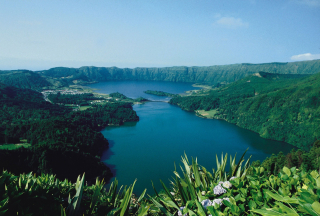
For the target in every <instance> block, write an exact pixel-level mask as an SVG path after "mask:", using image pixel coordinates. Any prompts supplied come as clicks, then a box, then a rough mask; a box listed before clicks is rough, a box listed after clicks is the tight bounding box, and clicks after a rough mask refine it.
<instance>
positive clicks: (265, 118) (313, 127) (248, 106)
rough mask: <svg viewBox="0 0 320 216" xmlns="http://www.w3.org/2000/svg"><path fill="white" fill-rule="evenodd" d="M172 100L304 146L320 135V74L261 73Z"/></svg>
mask: <svg viewBox="0 0 320 216" xmlns="http://www.w3.org/2000/svg"><path fill="white" fill-rule="evenodd" d="M170 103H171V104H175V105H178V106H179V107H181V108H182V109H184V110H188V111H195V112H197V113H199V114H201V116H203V117H209V118H218V119H224V120H226V121H228V122H231V123H234V124H236V125H238V126H239V127H242V128H246V129H249V130H252V131H255V132H257V133H259V134H260V135H261V136H262V137H264V138H267V139H275V140H280V141H284V142H287V143H290V144H293V145H295V146H297V147H300V148H309V146H310V145H311V144H312V143H313V142H314V141H315V140H316V139H319V137H320V124H319V123H320V73H318V74H315V75H310V76H302V75H282V74H270V73H265V72H260V73H255V74H254V75H251V76H247V77H245V78H243V79H241V80H239V81H237V82H234V83H231V84H229V85H226V86H223V87H220V88H217V89H214V90H210V91H206V92H203V91H202V92H200V93H198V94H194V95H193V96H187V97H176V98H172V99H171V100H170Z"/></svg>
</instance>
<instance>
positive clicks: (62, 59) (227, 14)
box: [0, 0, 320, 70]
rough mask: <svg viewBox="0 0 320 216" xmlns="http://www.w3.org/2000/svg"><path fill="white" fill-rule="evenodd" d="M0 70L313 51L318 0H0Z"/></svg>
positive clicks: (259, 58)
mask: <svg viewBox="0 0 320 216" xmlns="http://www.w3.org/2000/svg"><path fill="white" fill-rule="evenodd" d="M0 6H1V7H0V18H1V19H0V31H1V34H0V48H1V49H0V70H14V69H20V68H21V69H27V70H43V69H48V68H53V67H59V66H63V67H75V68H78V67H81V66H84V65H94V66H97V67H112V66H116V67H119V68H135V67H171V66H188V67H190V66H212V65H228V64H237V63H238V64H240V63H252V64H257V63H269V62H293V61H303V60H313V59H320V44H319V36H320V28H319V23H320V0H284V1H272V2H269V1H268V2H266V1H260V0H244V1H236V0H229V1H214V0H201V1H194V0H187V1H184V0H176V1H169V0H162V1H147V0H136V1H128V0H122V1H102V0H94V1H85V0H82V1H75V0H70V1H41V0H29V1H22V0H16V1H7V0H0Z"/></svg>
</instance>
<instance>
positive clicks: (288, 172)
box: [282, 167, 291, 176]
mask: <svg viewBox="0 0 320 216" xmlns="http://www.w3.org/2000/svg"><path fill="white" fill-rule="evenodd" d="M282 171H283V172H284V173H285V174H287V176H291V171H290V169H289V168H288V167H283V168H282Z"/></svg>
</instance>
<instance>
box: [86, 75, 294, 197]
mask: <svg viewBox="0 0 320 216" xmlns="http://www.w3.org/2000/svg"><path fill="white" fill-rule="evenodd" d="M89 87H91V88H93V89H95V90H94V91H95V92H97V93H104V94H109V93H113V92H119V93H122V94H124V95H126V96H127V97H131V98H138V97H144V98H147V99H149V100H153V101H163V102H147V103H145V104H137V105H134V106H133V108H134V110H135V111H136V112H137V115H138V116H139V118H140V120H139V122H126V123H125V124H124V125H122V126H109V127H106V128H105V129H104V130H102V131H101V132H102V134H103V135H104V136H105V138H106V139H107V140H108V141H109V149H108V150H106V151H105V152H104V153H103V156H102V158H101V160H102V161H103V162H104V163H106V165H107V166H109V167H110V168H111V170H112V172H113V174H114V178H117V179H118V180H119V184H120V185H130V184H132V183H133V182H134V180H135V179H137V183H136V185H135V190H134V191H135V192H136V193H137V194H140V193H141V192H142V191H143V190H144V189H145V188H147V193H148V194H153V193H154V191H153V189H152V185H151V181H153V182H154V185H155V187H156V189H158V190H160V189H161V184H160V181H159V180H160V179H161V180H162V181H164V182H165V184H166V185H168V183H169V179H171V177H172V176H173V171H174V163H176V165H177V170H180V166H179V165H180V164H181V156H183V155H184V153H186V155H187V156H188V158H189V159H191V157H193V158H196V157H197V158H198V163H199V164H200V165H202V166H204V167H206V168H207V170H209V171H210V172H212V168H214V169H216V162H215V161H216V154H217V155H218V157H219V159H220V157H221V153H224V154H225V153H228V160H229V155H232V156H234V155H235V154H236V153H237V159H240V157H241V155H242V154H243V152H244V151H245V150H246V149H247V148H249V150H248V152H247V154H246V157H245V158H246V159H247V158H248V157H249V156H250V155H252V158H251V161H255V160H261V161H262V160H264V159H265V158H266V157H268V156H270V155H271V154H272V153H275V154H277V153H279V152H280V151H282V152H284V153H288V152H289V151H290V150H291V149H292V148H294V147H293V146H292V145H290V144H287V143H284V142H279V141H274V140H267V139H263V138H261V137H260V136H259V135H258V134H257V133H254V132H252V131H249V130H246V129H242V128H240V127H238V126H236V125H234V124H231V123H228V122H226V121H223V120H216V119H204V118H199V117H197V116H196V115H195V113H193V112H187V111H184V110H181V109H180V108H179V107H177V106H174V105H171V104H169V103H167V101H169V100H170V98H169V97H160V96H155V95H149V94H145V93H144V92H143V91H146V90H158V91H164V92H168V93H175V94H177V93H184V92H185V91H188V90H195V89H199V88H196V87H193V86H192V84H191V83H174V82H156V81H154V82H152V81H151V82H150V81H110V82H101V83H96V84H91V85H89ZM228 164H229V161H228ZM114 178H113V179H114ZM113 179H111V181H112V180H113Z"/></svg>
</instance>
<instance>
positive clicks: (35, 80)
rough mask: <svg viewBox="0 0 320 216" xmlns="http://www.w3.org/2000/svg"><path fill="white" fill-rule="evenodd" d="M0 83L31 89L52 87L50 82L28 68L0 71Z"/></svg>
mask: <svg viewBox="0 0 320 216" xmlns="http://www.w3.org/2000/svg"><path fill="white" fill-rule="evenodd" d="M0 83H4V84H6V85H8V86H14V87H17V88H22V89H32V90H41V89H43V88H48V87H52V84H51V83H50V82H48V81H47V79H46V78H44V77H42V76H40V75H39V74H38V73H35V72H32V71H28V70H15V71H0Z"/></svg>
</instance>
